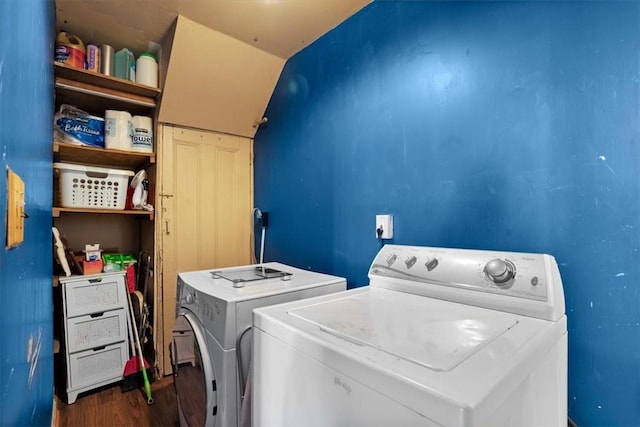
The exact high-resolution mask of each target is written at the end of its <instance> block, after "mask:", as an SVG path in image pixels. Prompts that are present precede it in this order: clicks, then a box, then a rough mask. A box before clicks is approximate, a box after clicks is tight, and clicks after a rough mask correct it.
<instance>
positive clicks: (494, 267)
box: [484, 258, 516, 284]
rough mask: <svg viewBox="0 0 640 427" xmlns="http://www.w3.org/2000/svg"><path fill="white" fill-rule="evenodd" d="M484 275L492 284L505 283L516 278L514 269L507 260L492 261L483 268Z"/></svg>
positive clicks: (497, 259)
mask: <svg viewBox="0 0 640 427" xmlns="http://www.w3.org/2000/svg"><path fill="white" fill-rule="evenodd" d="M484 273H485V274H486V275H487V277H488V278H489V280H491V281H492V282H493V283H497V284H500V283H505V282H508V281H509V280H511V279H513V278H514V277H515V276H516V267H515V266H514V265H513V263H511V262H510V261H508V260H504V259H499V258H496V259H492V260H491V261H489V262H488V263H487V264H486V265H485V266H484Z"/></svg>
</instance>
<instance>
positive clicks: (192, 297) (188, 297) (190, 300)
mask: <svg viewBox="0 0 640 427" xmlns="http://www.w3.org/2000/svg"><path fill="white" fill-rule="evenodd" d="M195 300H196V297H195V295H193V294H187V295H185V296H184V301H185V302H186V303H187V304H193V303H194V302H195Z"/></svg>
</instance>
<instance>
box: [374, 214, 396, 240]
mask: <svg viewBox="0 0 640 427" xmlns="http://www.w3.org/2000/svg"><path fill="white" fill-rule="evenodd" d="M380 227H382V236H380V238H381V239H393V215H376V238H377V237H378V228H380Z"/></svg>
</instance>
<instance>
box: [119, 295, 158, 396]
mask: <svg viewBox="0 0 640 427" xmlns="http://www.w3.org/2000/svg"><path fill="white" fill-rule="evenodd" d="M127 300H128V302H129V316H127V317H128V320H129V325H128V327H129V332H130V338H131V335H133V336H134V338H133V339H131V341H132V343H131V344H132V347H131V348H132V349H133V353H134V354H136V353H137V357H133V358H132V359H129V361H127V363H126V365H125V367H124V371H125V372H124V378H123V387H124V385H125V384H126V385H127V386H128V387H131V383H132V382H133V383H134V384H135V385H134V386H133V388H138V387H139V379H138V372H142V381H143V387H144V392H145V395H146V396H147V404H149V405H151V404H152V403H153V397H151V384H150V383H149V378H148V377H147V367H148V366H149V364H148V363H146V361H145V360H144V357H143V356H142V348H141V347H140V338H139V337H138V327H137V325H136V324H135V323H134V322H133V305H132V304H131V296H130V295H129V290H128V289H127ZM131 325H133V331H131V327H132V326H131ZM131 332H133V333H131ZM134 339H135V346H134V345H133V344H134V343H133V340H134ZM130 362H131V363H130ZM127 373H128V375H127ZM132 378H133V380H132Z"/></svg>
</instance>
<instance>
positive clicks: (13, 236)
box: [7, 168, 24, 248]
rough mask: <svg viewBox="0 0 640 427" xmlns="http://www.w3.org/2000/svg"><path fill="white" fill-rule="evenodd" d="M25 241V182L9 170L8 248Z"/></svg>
mask: <svg viewBox="0 0 640 427" xmlns="http://www.w3.org/2000/svg"><path fill="white" fill-rule="evenodd" d="M23 240H24V182H23V181H22V179H20V177H19V176H18V175H17V174H16V173H15V172H13V171H12V170H11V169H8V168H7V248H14V247H16V246H18V245H19V244H20V243H22V242H23Z"/></svg>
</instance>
